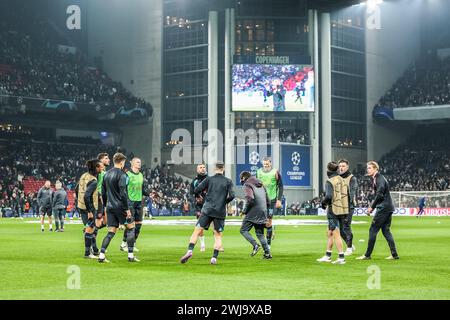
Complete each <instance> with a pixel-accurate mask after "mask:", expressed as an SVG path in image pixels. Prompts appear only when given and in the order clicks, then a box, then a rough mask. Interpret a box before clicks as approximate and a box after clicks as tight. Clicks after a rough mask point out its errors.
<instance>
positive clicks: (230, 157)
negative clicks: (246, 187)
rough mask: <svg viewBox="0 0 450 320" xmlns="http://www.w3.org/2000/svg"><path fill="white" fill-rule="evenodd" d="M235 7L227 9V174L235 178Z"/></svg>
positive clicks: (225, 133)
mask: <svg viewBox="0 0 450 320" xmlns="http://www.w3.org/2000/svg"><path fill="white" fill-rule="evenodd" d="M234 23H235V22H234V8H227V9H225V91H224V92H225V127H224V128H225V132H224V135H225V136H224V138H225V175H226V176H227V177H228V178H230V179H232V180H233V177H235V174H234V170H236V166H234V165H233V164H234V159H235V150H234V125H235V122H234V121H235V119H234V113H233V112H231V68H232V66H233V54H234Z"/></svg>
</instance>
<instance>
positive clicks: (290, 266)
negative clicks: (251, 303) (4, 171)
mask: <svg viewBox="0 0 450 320" xmlns="http://www.w3.org/2000/svg"><path fill="white" fill-rule="evenodd" d="M296 218H297V219H298V217H296ZM300 219H302V218H300ZM303 219H324V218H323V217H304V218H303ZM354 220H356V221H367V222H369V219H368V218H366V217H355V218H354ZM28 221H30V220H28ZM193 224H194V222H193ZM392 225H393V227H392V232H393V234H394V238H395V240H396V242H397V247H398V252H399V254H400V260H398V261H386V260H385V259H384V258H385V257H386V256H388V255H389V250H388V247H387V244H386V241H385V240H384V238H383V236H382V234H381V232H380V233H379V235H378V241H377V244H376V246H375V251H374V254H373V256H372V260H370V261H358V260H355V257H356V256H359V255H361V254H363V253H364V250H365V249H366V246H367V237H368V228H369V224H368V223H366V224H358V225H354V226H353V232H354V239H355V240H354V243H355V245H356V254H354V255H353V256H351V257H348V258H347V264H346V265H331V264H319V263H318V262H316V259H317V258H320V257H321V256H322V255H323V254H324V251H325V242H326V239H325V232H326V226H325V225H316V226H277V227H276V238H275V240H274V241H273V244H272V254H273V260H272V261H266V260H262V259H261V257H262V251H261V252H260V253H258V255H257V256H255V257H250V255H249V253H250V251H251V246H250V245H249V244H248V243H247V242H246V241H245V240H244V238H243V237H242V236H241V235H240V234H239V227H237V226H226V228H225V234H224V247H225V252H224V253H221V254H220V255H219V259H218V262H219V263H218V265H215V266H212V265H210V264H209V259H210V258H211V255H212V245H213V237H212V233H211V231H208V232H207V233H206V236H207V237H206V238H207V241H206V245H207V250H206V252H200V251H199V245H197V247H196V248H195V251H194V256H193V257H192V259H191V260H190V261H189V262H188V263H187V264H184V265H182V264H180V263H179V258H180V257H181V256H182V255H183V254H184V253H185V251H186V248H187V244H188V240H189V237H190V234H191V232H192V229H193V228H192V227H187V226H151V225H146V226H144V227H143V229H142V232H141V236H140V238H139V240H138V242H137V247H138V248H139V249H140V250H141V251H140V252H139V253H138V254H137V256H138V257H139V258H140V259H141V262H140V263H135V264H131V263H128V261H127V256H126V253H124V252H121V251H119V245H120V242H121V240H122V232H120V234H117V235H116V237H115V238H114V239H113V241H112V242H111V245H110V247H109V249H108V254H107V257H108V259H109V260H110V261H111V263H109V264H99V263H98V262H97V261H96V260H85V259H83V258H82V255H83V250H84V248H83V247H84V242H83V241H84V240H83V237H82V232H81V229H82V226H81V225H66V232H65V233H50V232H48V228H47V225H46V231H45V232H44V233H41V232H40V226H39V224H31V223H26V220H25V221H22V220H15V219H1V220H0V283H1V284H2V288H1V290H0V299H58V300H59V299H170V300H173V299H176V300H184V299H289V300H290V299H450V278H449V275H450V256H449V254H448V250H449V244H450V217H424V218H420V219H416V218H412V217H394V219H393V224H392ZM105 234H106V232H105V229H103V230H101V231H100V232H99V240H98V243H99V246H100V245H101V241H102V239H103V237H104V236H105ZM360 239H364V242H360V241H359V240H360ZM333 258H336V254H335V252H334V253H333ZM373 265H375V266H377V267H378V268H379V269H380V271H381V281H380V284H381V288H380V289H373V290H370V289H368V286H367V282H368V279H369V277H370V276H371V274H369V273H368V267H369V266H373ZM70 266H77V267H79V270H80V289H78V290H73V289H68V288H67V282H68V280H69V282H70V279H72V278H73V275H72V276H71V274H70V273H68V268H69V267H70ZM77 267H75V268H77ZM69 271H70V269H69ZM71 277H72V278H71Z"/></svg>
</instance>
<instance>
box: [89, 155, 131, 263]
mask: <svg viewBox="0 0 450 320" xmlns="http://www.w3.org/2000/svg"><path fill="white" fill-rule="evenodd" d="M126 160H127V158H126V157H125V156H124V155H123V154H122V153H116V154H115V155H114V156H113V163H114V168H112V169H110V170H108V172H106V174H105V176H104V177H103V183H102V199H103V203H105V204H106V215H107V221H108V234H107V235H106V237H105V238H104V239H103V242H102V248H101V250H100V255H99V257H98V262H109V261H108V260H107V259H106V257H105V252H106V249H107V248H108V246H109V244H110V242H111V240H112V239H113V238H114V236H115V235H116V232H117V228H118V227H119V225H121V224H122V225H125V227H126V228H127V229H128V233H127V246H128V261H129V262H138V261H139V260H138V259H137V258H136V257H135V256H134V253H133V251H134V242H135V238H134V227H135V224H134V221H133V216H132V214H131V210H130V208H129V206H128V193H127V185H128V176H127V174H126V173H125V172H123V168H124V166H125V161H126Z"/></svg>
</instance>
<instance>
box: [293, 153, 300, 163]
mask: <svg viewBox="0 0 450 320" xmlns="http://www.w3.org/2000/svg"><path fill="white" fill-rule="evenodd" d="M291 160H292V164H293V165H294V166H298V165H299V164H300V160H301V158H300V153H298V152H293V153H292V156H291Z"/></svg>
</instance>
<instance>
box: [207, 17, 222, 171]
mask: <svg viewBox="0 0 450 320" xmlns="http://www.w3.org/2000/svg"><path fill="white" fill-rule="evenodd" d="M218 25H219V16H218V13H217V11H210V12H209V19H208V134H207V138H208V148H207V153H208V155H207V166H208V172H209V173H210V174H211V173H213V172H214V165H215V163H216V162H217V160H218V156H219V150H218V148H219V147H220V149H222V145H221V144H220V143H221V142H220V143H219V141H218V139H219V138H220V137H219V136H218V134H217V131H218V117H217V114H218V95H219V87H218V86H219V84H218V52H219V28H218ZM219 160H223V159H219Z"/></svg>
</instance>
